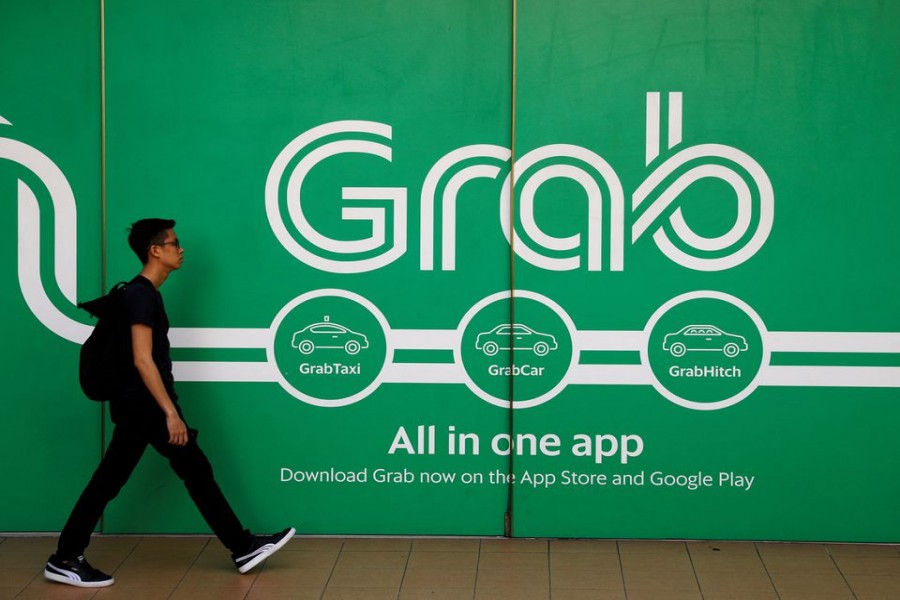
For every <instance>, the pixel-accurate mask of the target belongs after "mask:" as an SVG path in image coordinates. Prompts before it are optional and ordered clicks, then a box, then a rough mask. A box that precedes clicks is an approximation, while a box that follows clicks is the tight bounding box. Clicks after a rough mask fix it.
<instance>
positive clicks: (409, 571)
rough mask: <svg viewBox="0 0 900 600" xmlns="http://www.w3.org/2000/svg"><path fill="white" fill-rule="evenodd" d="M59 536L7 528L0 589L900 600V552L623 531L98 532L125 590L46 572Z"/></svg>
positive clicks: (440, 598) (14, 594)
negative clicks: (243, 547) (241, 559)
mask: <svg viewBox="0 0 900 600" xmlns="http://www.w3.org/2000/svg"><path fill="white" fill-rule="evenodd" d="M55 543H56V540H55V538H51V537H18V536H16V537H6V538H2V537H0V598H3V599H5V598H17V599H18V598H21V599H31V598H39V599H42V600H44V599H46V600H53V599H56V598H65V599H82V598H98V599H105V598H126V599H129V600H149V599H161V598H173V599H177V598H183V599H190V600H203V599H215V600H230V599H238V598H240V599H245V598H246V599H272V600H276V599H278V600H280V599H287V598H291V599H322V600H351V599H352V600H363V599H364V600H381V599H392V600H419V599H423V598H429V599H434V600H457V599H463V598H465V599H476V600H489V599H490V600H493V599H503V600H517V599H521V600H532V599H535V600H537V599H553V600H587V599H591V600H595V599H596V600H647V599H653V600H657V599H659V600H777V599H780V600H845V599H847V600H850V599H854V600H872V599H876V598H877V599H888V598H890V599H900V547H898V546H889V545H854V544H849V545H843V544H775V543H750V542H746V543H743V542H740V543H739V542H670V541H616V540H519V539H515V540H507V539H455V538H454V539H440V538H437V539H435V538H348V539H341V538H295V539H293V540H291V542H289V543H288V545H287V546H285V548H284V549H282V550H281V551H280V552H279V553H278V554H276V555H274V556H273V557H271V558H270V559H269V560H268V561H267V562H266V563H264V564H263V565H262V566H261V567H259V568H257V569H255V570H254V571H251V572H250V573H248V574H246V575H240V574H239V573H238V572H237V571H236V570H235V569H234V567H233V566H232V564H231V560H230V557H229V554H228V553H227V551H226V550H225V549H224V548H223V547H222V546H221V545H220V544H219V543H218V541H217V540H215V539H213V538H209V537H202V536H192V537H156V536H154V537H140V536H98V537H95V538H94V541H93V542H92V543H91V546H90V548H89V549H88V552H87V558H88V560H89V561H90V562H91V564H93V565H94V566H95V567H97V568H99V569H101V570H104V571H106V572H108V573H111V574H112V575H114V576H115V578H116V583H115V585H114V586H112V587H109V588H104V589H100V590H85V589H79V588H73V587H70V586H65V585H61V584H57V583H52V582H48V581H45V580H44V578H43V567H44V562H45V561H46V559H47V557H48V556H49V555H50V554H51V553H52V552H53V550H54V548H55Z"/></svg>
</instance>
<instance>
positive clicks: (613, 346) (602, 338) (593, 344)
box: [572, 331, 644, 351]
mask: <svg viewBox="0 0 900 600" xmlns="http://www.w3.org/2000/svg"><path fill="white" fill-rule="evenodd" d="M572 341H573V343H574V344H575V348H576V349H578V350H613V351H615V350H633V351H637V350H640V349H641V346H642V345H643V343H644V332H643V331H576V332H575V339H574V340H572Z"/></svg>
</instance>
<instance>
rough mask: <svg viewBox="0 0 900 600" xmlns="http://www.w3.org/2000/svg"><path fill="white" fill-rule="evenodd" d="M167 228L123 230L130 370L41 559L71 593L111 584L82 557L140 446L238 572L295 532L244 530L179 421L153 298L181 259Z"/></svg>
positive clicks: (154, 224)
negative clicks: (100, 450)
mask: <svg viewBox="0 0 900 600" xmlns="http://www.w3.org/2000/svg"><path fill="white" fill-rule="evenodd" d="M174 227H175V221H172V220H168V219H142V220H140V221H137V222H136V223H134V224H133V225H132V226H131V231H130V233H129V235H128V244H129V246H131V249H132V250H134V252H135V254H137V256H138V258H139V259H140V260H141V263H142V264H143V268H142V269H141V272H140V274H138V275H137V276H136V277H135V278H134V279H132V280H131V281H130V282H129V283H128V284H127V286H126V287H125V289H124V290H123V292H122V299H123V303H124V305H125V313H126V314H127V318H128V323H129V325H130V328H131V348H132V352H133V357H134V362H133V367H131V366H129V368H128V369H127V371H128V372H127V373H125V374H124V375H125V376H124V378H123V380H124V382H123V385H122V389H121V392H120V393H119V394H117V396H116V397H115V398H113V399H112V400H110V403H109V406H110V416H111V418H112V421H113V423H115V428H114V429H113V434H112V439H111V440H110V443H109V447H108V448H107V450H106V454H105V455H104V456H103V460H102V461H101V462H100V465H99V466H98V467H97V470H96V471H95V472H94V475H93V477H92V478H91V480H90V482H89V483H88V485H87V487H86V488H85V490H84V492H83V493H82V494H81V497H80V498H79V499H78V502H77V503H76V504H75V507H74V508H73V509H72V514H71V515H70V516H69V519H68V521H67V522H66V524H65V527H63V530H62V533H61V534H60V536H59V542H58V545H57V551H56V553H55V554H54V555H53V556H51V557H50V558H49V560H48V561H47V567H46V569H45V570H44V576H45V577H46V578H47V579H50V580H52V581H58V582H60V583H66V584H69V585H74V586H78V587H105V586H108V585H112V584H113V582H114V580H113V578H112V577H110V576H109V575H107V574H105V573H103V572H101V571H99V570H97V569H95V568H93V567H92V566H91V565H90V564H88V562H87V561H86V560H85V559H84V551H85V549H86V548H87V546H88V544H89V543H90V537H91V532H92V531H93V530H94V528H95V527H96V526H97V523H98V521H99V520H100V516H101V514H102V513H103V511H104V509H105V508H106V505H107V504H108V503H109V501H110V500H112V499H113V498H115V497H116V495H117V494H118V493H119V490H121V488H122V486H123V485H125V482H126V481H128V478H129V477H130V476H131V473H132V472H133V471H134V468H135V467H136V466H137V464H138V462H139V461H140V459H141V456H142V455H143V454H144V450H146V448H147V446H148V445H150V446H152V447H153V449H154V450H156V451H157V452H159V453H160V454H161V455H162V456H163V457H165V458H166V459H168V461H169V465H170V466H171V467H172V470H173V471H174V472H175V474H176V475H178V477H179V478H181V479H182V480H183V481H184V486H185V487H186V488H187V491H188V494H190V497H191V499H192V500H193V501H194V504H196V505H197V508H198V509H199V510H200V514H201V515H202V516H203V518H204V519H205V520H206V523H207V524H208V525H209V527H210V528H211V529H212V531H213V532H214V533H215V534H216V536H217V537H218V538H219V540H221V541H222V543H223V544H224V545H225V546H226V547H227V548H228V549H229V550H231V552H232V555H231V556H232V559H233V561H234V564H235V566H236V567H237V568H238V570H239V571H240V572H241V573H246V572H247V571H249V570H250V569H252V568H253V567H255V566H256V565H258V564H259V563H261V562H262V561H263V560H265V559H266V558H267V557H269V556H271V555H272V554H274V553H275V552H276V551H278V550H279V549H280V548H281V547H282V546H284V544H286V543H287V541H288V540H289V539H291V537H292V536H293V535H294V533H295V530H294V529H293V528H288V529H285V530H284V531H282V532H280V533H277V534H274V535H252V534H251V533H250V532H249V531H247V530H246V529H244V527H243V526H242V525H241V522H240V521H239V520H238V518H237V516H235V514H234V512H233V511H232V509H231V506H230V505H229V504H228V501H227V500H226V499H225V496H224V495H223V494H222V491H221V489H219V485H218V484H217V483H216V480H215V478H214V476H213V471H212V467H211V466H210V464H209V461H208V460H207V458H206V455H205V454H204V453H203V451H202V450H201V449H200V447H199V446H198V445H197V430H195V429H191V428H189V427H188V426H187V424H186V423H185V421H184V417H183V415H182V412H181V407H180V406H179V405H178V395H177V394H176V393H175V386H174V378H173V377H172V360H171V358H170V356H169V339H168V331H169V320H168V317H167V316H166V310H165V307H164V305H163V300H162V296H161V295H160V293H159V288H160V287H161V286H162V284H163V283H165V281H166V279H167V278H168V277H169V274H170V273H171V272H172V271H175V270H177V269H178V268H179V267H181V263H182V261H183V260H184V249H183V248H182V247H181V244H180V242H179V241H178V238H177V237H176V235H175V231H174Z"/></svg>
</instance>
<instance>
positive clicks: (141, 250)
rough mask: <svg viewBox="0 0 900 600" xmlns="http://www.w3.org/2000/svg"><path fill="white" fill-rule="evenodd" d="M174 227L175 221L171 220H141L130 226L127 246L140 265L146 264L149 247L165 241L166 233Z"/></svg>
mask: <svg viewBox="0 0 900 600" xmlns="http://www.w3.org/2000/svg"><path fill="white" fill-rule="evenodd" d="M174 227H175V221H174V220H172V219H141V220H140V221H135V222H134V223H132V224H131V228H130V229H129V230H128V245H129V246H131V249H132V250H134V253H135V254H137V257H138V258H139V259H140V260H141V264H143V265H146V264H147V260H148V258H149V253H150V246H153V245H155V244H161V243H163V242H164V241H166V231H167V230H169V229H172V228H174Z"/></svg>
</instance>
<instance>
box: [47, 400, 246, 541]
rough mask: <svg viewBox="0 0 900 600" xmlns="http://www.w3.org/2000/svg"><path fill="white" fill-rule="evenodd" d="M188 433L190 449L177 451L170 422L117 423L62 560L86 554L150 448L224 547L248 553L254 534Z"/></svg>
mask: <svg viewBox="0 0 900 600" xmlns="http://www.w3.org/2000/svg"><path fill="white" fill-rule="evenodd" d="M160 414H161V413H160ZM160 425H161V426H160ZM189 433H190V435H189V439H188V443H187V445H185V446H175V445H172V444H170V443H169V442H168V438H169V434H168V430H167V429H166V427H165V422H164V421H160V420H159V419H158V418H157V419H152V420H151V424H148V423H147V422H146V421H144V422H143V423H141V421H140V420H136V421H131V420H128V421H125V422H120V423H118V424H117V425H116V427H115V429H114V430H113V434H112V440H111V441H110V443H109V447H108V448H107V449H106V454H105V455H104V456H103V460H102V461H100V466H98V467H97V470H96V471H94V475H93V477H91V481H90V482H89V483H88V485H87V487H86V488H85V490H84V492H82V494H81V497H80V498H79V499H78V502H77V503H76V504H75V508H73V509H72V514H71V515H70V516H69V520H68V521H67V522H66V525H65V527H64V528H63V530H62V533H61V534H60V536H59V546H58V550H57V554H58V555H59V556H60V557H62V558H74V557H77V556H79V555H81V554H84V550H85V548H87V546H88V544H89V543H90V539H91V532H92V531H93V530H94V528H95V527H96V526H97V523H98V522H99V521H100V516H101V515H102V514H103V511H104V509H105V508H106V505H107V504H108V503H109V501H110V500H112V499H113V498H115V497H116V496H117V495H118V493H119V490H121V489H122V486H124V485H125V482H126V481H128V478H129V477H131V473H132V472H133V471H134V468H135V467H136V466H137V464H138V462H139V461H140V460H141V456H143V454H144V450H146V449H147V445H148V444H149V445H151V446H153V448H154V449H155V450H156V451H157V452H159V453H160V454H161V455H162V456H164V457H165V458H167V459H168V460H169V465H170V466H171V467H172V470H173V471H174V472H175V474H176V475H178V477H179V478H181V480H182V481H184V487H186V488H187V491H188V494H190V496H191V499H192V500H193V501H194V504H196V505H197V508H198V509H199V510H200V514H201V515H203V518H204V519H205V520H206V523H207V524H208V525H209V527H210V528H211V529H212V530H213V533H215V534H216V536H217V537H218V538H219V539H220V540H221V541H222V543H223V544H224V545H225V547H227V548H228V549H229V550H231V551H232V552H241V551H243V550H244V549H245V548H246V547H247V545H248V543H249V536H250V533H249V532H248V531H247V530H245V529H244V528H243V526H242V525H241V522H240V521H239V520H238V518H237V516H235V514H234V511H232V510H231V506H230V505H229V504H228V501H227V500H226V499H225V496H224V495H223V494H222V490H221V489H219V484H217V483H216V480H215V478H214V477H213V470H212V466H211V465H210V464H209V460H208V459H207V458H206V455H205V454H204V453H203V450H201V449H200V446H198V445H197V431H196V430H194V429H191V430H189Z"/></svg>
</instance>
